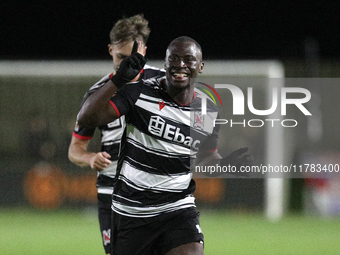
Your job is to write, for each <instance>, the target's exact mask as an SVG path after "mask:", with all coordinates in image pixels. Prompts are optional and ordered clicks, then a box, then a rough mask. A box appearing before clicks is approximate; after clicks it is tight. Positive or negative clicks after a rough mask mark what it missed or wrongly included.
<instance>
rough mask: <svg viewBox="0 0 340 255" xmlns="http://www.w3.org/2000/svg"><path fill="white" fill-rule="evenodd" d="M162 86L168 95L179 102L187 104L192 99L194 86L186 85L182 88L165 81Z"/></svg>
mask: <svg viewBox="0 0 340 255" xmlns="http://www.w3.org/2000/svg"><path fill="white" fill-rule="evenodd" d="M164 87H165V91H166V92H167V93H168V95H169V96H170V97H171V98H172V99H173V100H174V101H176V102H177V103H179V104H182V105H185V104H189V103H190V102H192V100H194V86H190V85H188V86H186V87H184V88H178V87H174V86H172V85H171V84H168V83H167V82H166V83H165V86H164Z"/></svg>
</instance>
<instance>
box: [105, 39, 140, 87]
mask: <svg viewBox="0 0 340 255" xmlns="http://www.w3.org/2000/svg"><path fill="white" fill-rule="evenodd" d="M137 49H138V42H137V41H135V42H134V44H133V47H132V51H131V56H129V57H126V58H125V59H123V61H122V62H121V63H120V65H119V68H118V70H117V72H116V74H115V75H114V76H112V78H111V81H112V82H113V84H114V85H115V86H116V87H117V88H118V89H120V88H121V87H123V86H124V85H125V84H126V83H128V82H130V81H131V80H133V79H134V78H135V77H136V76H137V75H138V74H139V73H140V71H141V70H142V69H143V67H144V65H145V63H146V61H147V60H146V58H144V56H143V55H142V54H140V53H138V52H137Z"/></svg>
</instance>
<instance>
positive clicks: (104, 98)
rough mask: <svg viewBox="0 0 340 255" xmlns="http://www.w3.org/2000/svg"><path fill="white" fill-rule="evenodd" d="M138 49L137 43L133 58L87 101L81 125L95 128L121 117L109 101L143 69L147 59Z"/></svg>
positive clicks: (133, 50)
mask: <svg viewBox="0 0 340 255" xmlns="http://www.w3.org/2000/svg"><path fill="white" fill-rule="evenodd" d="M137 48H138V43H137V42H135V43H134V45H133V48H132V52H131V56H129V57H127V58H125V59H124V60H123V61H122V63H121V64H120V66H119V69H118V71H117V72H116V74H115V75H114V76H112V78H111V80H110V81H108V82H107V83H106V84H105V85H104V86H103V87H102V88H101V89H99V90H98V91H96V92H94V93H93V94H92V95H91V96H89V97H88V98H87V99H86V101H85V102H84V104H83V106H82V108H81V109H80V111H79V114H78V122H79V124H81V125H83V126H84V127H88V128H93V127H98V126H102V125H104V124H107V123H109V122H111V121H113V120H115V119H117V118H118V117H119V116H117V113H116V111H115V110H114V108H113V107H112V106H111V105H110V104H109V101H110V99H111V97H112V96H113V95H114V94H115V93H116V92H117V90H119V89H120V88H122V87H123V86H124V85H125V84H126V83H128V82H130V81H131V80H133V79H134V78H135V77H136V76H137V75H138V74H139V73H140V71H141V70H142V69H143V67H144V65H145V63H146V59H145V58H144V56H143V55H141V54H139V53H138V52H137Z"/></svg>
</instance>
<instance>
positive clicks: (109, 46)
mask: <svg viewBox="0 0 340 255" xmlns="http://www.w3.org/2000/svg"><path fill="white" fill-rule="evenodd" d="M107 48H108V51H109V54H110V55H111V56H112V44H108V45H107Z"/></svg>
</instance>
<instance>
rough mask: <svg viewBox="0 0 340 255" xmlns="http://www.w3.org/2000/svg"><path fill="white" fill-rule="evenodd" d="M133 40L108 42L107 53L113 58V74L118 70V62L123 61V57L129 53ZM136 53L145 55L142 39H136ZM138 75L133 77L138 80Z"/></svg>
mask: <svg viewBox="0 0 340 255" xmlns="http://www.w3.org/2000/svg"><path fill="white" fill-rule="evenodd" d="M133 43H134V41H128V42H122V43H120V44H109V46H108V47H109V53H110V55H111V56H112V60H113V69H114V72H113V73H114V74H115V72H116V71H117V70H118V67H119V65H120V63H121V62H122V61H123V59H124V58H126V57H128V56H130V55H131V51H132V47H133ZM137 51H138V53H140V54H142V55H143V56H145V53H146V46H145V45H144V43H143V41H138V50H137ZM138 78H139V75H138V76H137V77H136V78H135V79H134V80H138Z"/></svg>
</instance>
